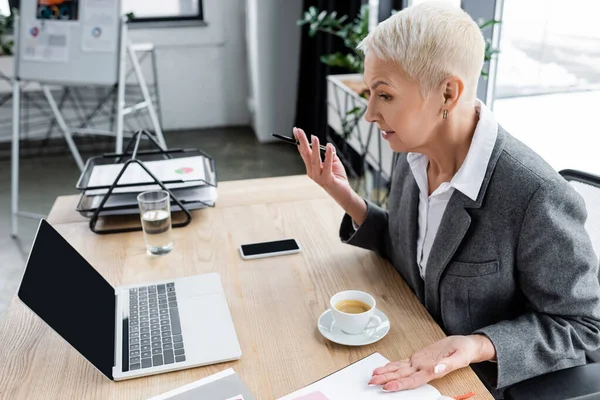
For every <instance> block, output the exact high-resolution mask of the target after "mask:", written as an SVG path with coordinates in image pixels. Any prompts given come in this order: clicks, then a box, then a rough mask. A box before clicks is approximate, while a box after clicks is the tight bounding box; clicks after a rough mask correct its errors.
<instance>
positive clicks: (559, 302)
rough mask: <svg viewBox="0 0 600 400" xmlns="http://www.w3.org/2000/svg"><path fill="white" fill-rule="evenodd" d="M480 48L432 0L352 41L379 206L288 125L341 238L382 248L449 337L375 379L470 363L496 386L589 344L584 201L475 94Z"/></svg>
mask: <svg viewBox="0 0 600 400" xmlns="http://www.w3.org/2000/svg"><path fill="white" fill-rule="evenodd" d="M484 47H485V43H484V39H483V37H482V34H481V31H480V30H479V28H478V26H477V24H475V22H474V21H473V20H472V19H471V18H470V17H469V16H468V15H467V14H466V13H465V12H464V11H462V10H460V9H459V8H458V7H451V6H444V5H439V4H433V3H422V4H419V5H416V6H413V7H409V8H407V9H405V10H403V11H401V12H399V13H397V14H395V15H394V16H392V17H390V18H389V19H388V20H386V21H384V22H382V23H380V24H379V25H378V26H377V27H376V28H375V29H374V30H373V31H372V32H371V33H370V34H369V35H368V37H367V38H365V39H364V40H363V42H362V43H361V44H360V45H359V48H360V49H361V50H362V51H363V52H364V53H365V68H364V81H365V83H366V84H367V86H368V87H369V88H370V96H369V102H368V109H367V112H366V117H365V118H366V119H367V121H369V122H373V123H377V125H378V126H379V129H380V130H381V134H382V135H383V138H384V139H385V140H386V141H387V142H388V143H389V146H390V147H391V148H392V150H394V152H397V153H399V154H398V157H397V160H396V162H395V165H394V170H393V176H392V186H391V193H390V196H389V200H388V210H387V211H385V210H383V209H382V208H379V207H377V206H376V205H374V204H372V203H370V202H368V201H365V200H363V199H362V198H361V197H359V196H358V194H356V193H355V192H354V191H353V190H352V189H351V187H350V185H349V184H348V180H347V177H346V173H345V171H344V168H343V166H342V164H341V162H340V160H339V158H338V157H337V156H336V155H335V151H334V148H333V147H332V146H331V144H328V145H327V151H326V154H325V159H324V161H323V162H322V161H321V158H320V155H319V152H318V151H313V150H311V148H310V147H309V144H308V141H307V139H306V136H305V134H304V132H303V131H302V130H300V129H296V128H294V136H295V137H296V138H297V139H298V140H300V146H299V152H300V154H301V156H302V159H303V160H304V163H305V165H306V169H307V174H308V175H309V176H310V178H312V179H313V180H314V181H315V182H317V183H318V184H319V185H320V186H321V187H323V189H325V190H326V191H327V192H328V193H329V194H330V195H331V197H333V199H335V201H336V202H337V203H338V204H339V205H340V206H341V207H342V208H343V209H344V210H345V211H346V215H345V216H344V219H343V221H342V224H341V228H340V236H341V238H342V240H343V241H344V242H346V243H348V244H351V245H354V246H359V247H363V248H366V249H371V250H373V251H375V252H377V253H378V254H379V255H381V256H382V257H384V258H386V259H388V260H389V261H390V262H391V263H392V264H393V266H394V267H395V268H396V269H397V270H398V272H399V273H400V274H401V275H402V277H403V278H404V279H405V280H406V282H407V283H408V284H409V286H410V287H411V289H412V290H413V291H414V292H415V294H416V295H417V296H418V298H419V299H420V300H421V301H422V302H423V303H424V305H425V307H426V308H427V310H428V311H429V312H430V314H431V315H432V316H433V318H434V319H435V320H436V321H437V322H438V323H439V324H440V326H442V328H443V329H444V330H445V331H446V333H447V334H448V335H450V336H449V337H447V338H445V339H443V340H440V341H439V342H437V343H432V344H431V345H430V346H428V347H427V348H424V349H422V350H420V351H418V352H416V353H415V354H413V355H412V356H411V357H410V358H409V359H406V360H399V361H396V362H391V363H389V364H388V365H386V366H382V367H381V368H378V369H376V370H375V371H374V372H373V377H372V379H371V381H370V382H369V383H370V384H372V385H379V386H381V387H382V388H383V390H385V391H397V390H403V389H409V388H414V387H417V386H419V385H422V384H424V383H426V382H429V381H430V380H433V379H436V378H439V377H442V376H444V375H446V374H448V373H449V372H451V371H453V370H456V369H458V368H462V367H466V366H468V365H470V364H472V367H473V369H474V370H475V371H476V372H477V373H478V375H479V376H480V377H481V379H482V380H483V381H484V383H486V385H487V386H488V388H490V390H491V391H492V392H493V393H494V395H495V396H496V397H497V398H501V397H502V390H500V389H502V388H505V387H507V386H509V385H512V384H514V383H516V382H518V381H521V380H524V379H527V378H530V377H533V376H536V375H540V374H544V373H547V372H550V371H553V370H557V369H562V368H566V367H570V366H574V365H580V364H584V363H585V355H584V351H586V350H593V349H596V348H597V347H599V346H600V298H599V294H600V287H599V284H598V260H597V258H596V256H595V254H594V252H593V250H592V245H591V242H590V238H589V236H588V235H587V233H586V231H585V229H584V222H585V219H586V211H585V206H584V203H583V201H582V199H581V198H580V197H579V196H578V195H577V194H576V192H575V191H574V190H573V189H572V188H571V187H570V185H569V184H568V183H567V182H566V181H565V180H563V179H562V178H561V177H560V175H559V174H557V172H555V171H554V170H553V169H552V168H551V167H550V166H549V165H548V164H547V163H546V162H544V161H543V160H542V159H541V158H540V157H539V156H538V155H536V154H535V153H534V152H533V151H532V150H530V149H529V148H527V147H526V146H525V145H523V144H522V143H520V142H519V141H517V140H516V139H515V138H513V137H512V136H510V135H509V134H508V133H507V132H505V131H504V130H503V129H502V128H501V127H499V126H498V124H497V122H496V121H495V119H494V116H493V115H492V113H491V112H490V110H488V109H487V108H486V106H485V105H484V104H482V103H481V102H480V101H478V100H477V99H476V92H477V82H478V79H479V75H480V71H481V68H482V64H483V56H484ZM318 145H319V141H318V139H317V138H316V137H315V136H313V137H312V148H313V149H315V148H318ZM315 146H317V147H315Z"/></svg>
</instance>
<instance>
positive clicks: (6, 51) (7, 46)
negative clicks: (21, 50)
mask: <svg viewBox="0 0 600 400" xmlns="http://www.w3.org/2000/svg"><path fill="white" fill-rule="evenodd" d="M14 12H16V11H15V10H13V13H14ZM13 24H14V19H13V16H12V15H3V14H0V56H10V55H12V54H13V47H14V45H15V42H14V41H13V40H12V39H7V35H8V34H9V33H11V32H12V29H13Z"/></svg>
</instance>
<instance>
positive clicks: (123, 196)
mask: <svg viewBox="0 0 600 400" xmlns="http://www.w3.org/2000/svg"><path fill="white" fill-rule="evenodd" d="M138 190H139V189H138ZM169 190H170V189H169ZM86 195H87V192H86ZM173 195H174V196H176V197H177V199H178V200H179V201H183V202H197V201H200V202H204V203H209V204H214V203H215V202H216V201H217V197H218V192H217V188H216V187H213V186H208V185H204V186H197V187H193V188H188V189H175V190H173ZM103 198H104V196H102V195H96V196H94V199H93V200H92V201H91V204H90V206H89V208H91V209H96V208H98V207H99V206H100V203H101V202H102V199H103ZM124 206H131V207H137V206H138V201H137V193H117V194H111V195H110V196H109V198H108V200H107V201H106V203H104V207H106V208H110V207H124ZM184 206H185V204H184Z"/></svg>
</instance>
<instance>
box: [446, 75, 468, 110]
mask: <svg viewBox="0 0 600 400" xmlns="http://www.w3.org/2000/svg"><path fill="white" fill-rule="evenodd" d="M464 89H465V84H464V83H463V81H462V79H460V78H458V77H456V76H452V77H450V78H447V79H446V80H445V81H444V104H443V106H442V109H443V110H448V113H451V112H452V110H453V109H454V107H456V105H457V104H458V102H459V101H460V97H461V96H462V94H463V91H464Z"/></svg>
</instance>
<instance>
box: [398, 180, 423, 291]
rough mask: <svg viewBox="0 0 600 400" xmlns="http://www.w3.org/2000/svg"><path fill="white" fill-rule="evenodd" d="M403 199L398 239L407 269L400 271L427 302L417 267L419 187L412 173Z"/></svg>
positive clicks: (403, 190) (404, 186)
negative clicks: (403, 250)
mask: <svg viewBox="0 0 600 400" xmlns="http://www.w3.org/2000/svg"><path fill="white" fill-rule="evenodd" d="M402 199H403V201H401V203H400V206H399V212H398V217H399V221H398V225H397V226H398V230H399V233H398V235H397V236H396V237H398V238H399V240H400V241H401V246H400V248H402V249H406V251H405V252H402V255H401V257H402V258H403V264H404V266H405V268H402V270H401V271H400V272H401V274H402V275H403V276H404V279H405V280H406V281H407V283H408V284H409V286H410V287H411V288H412V289H413V291H414V292H415V294H416V295H417V297H418V298H419V300H420V301H421V302H424V301H425V288H424V284H423V279H421V274H420V273H419V267H418V265H417V237H418V223H419V187H418V185H417V182H416V181H415V178H414V176H413V175H412V173H409V174H408V176H407V177H406V179H405V180H404V185H402Z"/></svg>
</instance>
